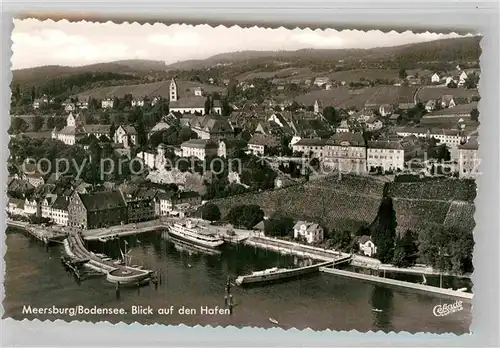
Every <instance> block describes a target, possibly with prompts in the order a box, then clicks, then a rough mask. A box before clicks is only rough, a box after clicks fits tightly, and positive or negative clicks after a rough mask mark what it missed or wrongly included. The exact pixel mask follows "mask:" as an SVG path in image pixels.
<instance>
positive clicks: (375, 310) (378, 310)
mask: <svg viewBox="0 0 500 348" xmlns="http://www.w3.org/2000/svg"><path fill="white" fill-rule="evenodd" d="M372 311H374V312H377V313H379V312H383V310H381V309H378V308H372Z"/></svg>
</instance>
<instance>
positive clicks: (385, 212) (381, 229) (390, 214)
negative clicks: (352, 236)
mask: <svg viewBox="0 0 500 348" xmlns="http://www.w3.org/2000/svg"><path fill="white" fill-rule="evenodd" d="M396 226H397V222H396V212H395V211H394V206H393V204H392V198H391V197H389V196H385V197H384V198H382V202H381V203H380V206H379V209H378V214H377V217H376V218H375V221H374V223H373V224H372V226H371V237H372V240H373V243H374V244H375V246H376V247H377V258H378V259H379V260H380V261H382V262H384V263H386V262H390V261H392V258H393V255H394V240H395V238H396Z"/></svg>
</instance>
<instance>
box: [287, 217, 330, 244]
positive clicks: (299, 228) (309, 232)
mask: <svg viewBox="0 0 500 348" xmlns="http://www.w3.org/2000/svg"><path fill="white" fill-rule="evenodd" d="M293 238H295V239H298V238H303V239H305V240H306V241H307V243H309V244H312V243H319V242H321V241H322V240H323V238H324V230H323V228H322V227H321V226H320V225H319V224H318V223H315V222H309V221H297V222H296V223H295V225H294V226H293Z"/></svg>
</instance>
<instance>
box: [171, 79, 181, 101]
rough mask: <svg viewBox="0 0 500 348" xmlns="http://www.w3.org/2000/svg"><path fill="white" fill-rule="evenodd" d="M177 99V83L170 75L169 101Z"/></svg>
mask: <svg viewBox="0 0 500 348" xmlns="http://www.w3.org/2000/svg"><path fill="white" fill-rule="evenodd" d="M177 99H179V95H178V89H177V83H176V82H175V79H174V78H173V77H172V81H170V101H171V102H172V101H176V100H177Z"/></svg>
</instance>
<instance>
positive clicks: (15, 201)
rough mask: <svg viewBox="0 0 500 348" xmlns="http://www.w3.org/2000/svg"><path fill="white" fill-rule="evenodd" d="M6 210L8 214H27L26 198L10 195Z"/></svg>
mask: <svg viewBox="0 0 500 348" xmlns="http://www.w3.org/2000/svg"><path fill="white" fill-rule="evenodd" d="M6 211H7V213H8V214H12V215H18V216H26V213H25V210H24V200H22V199H19V198H12V197H9V201H8V203H7V207H6Z"/></svg>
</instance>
